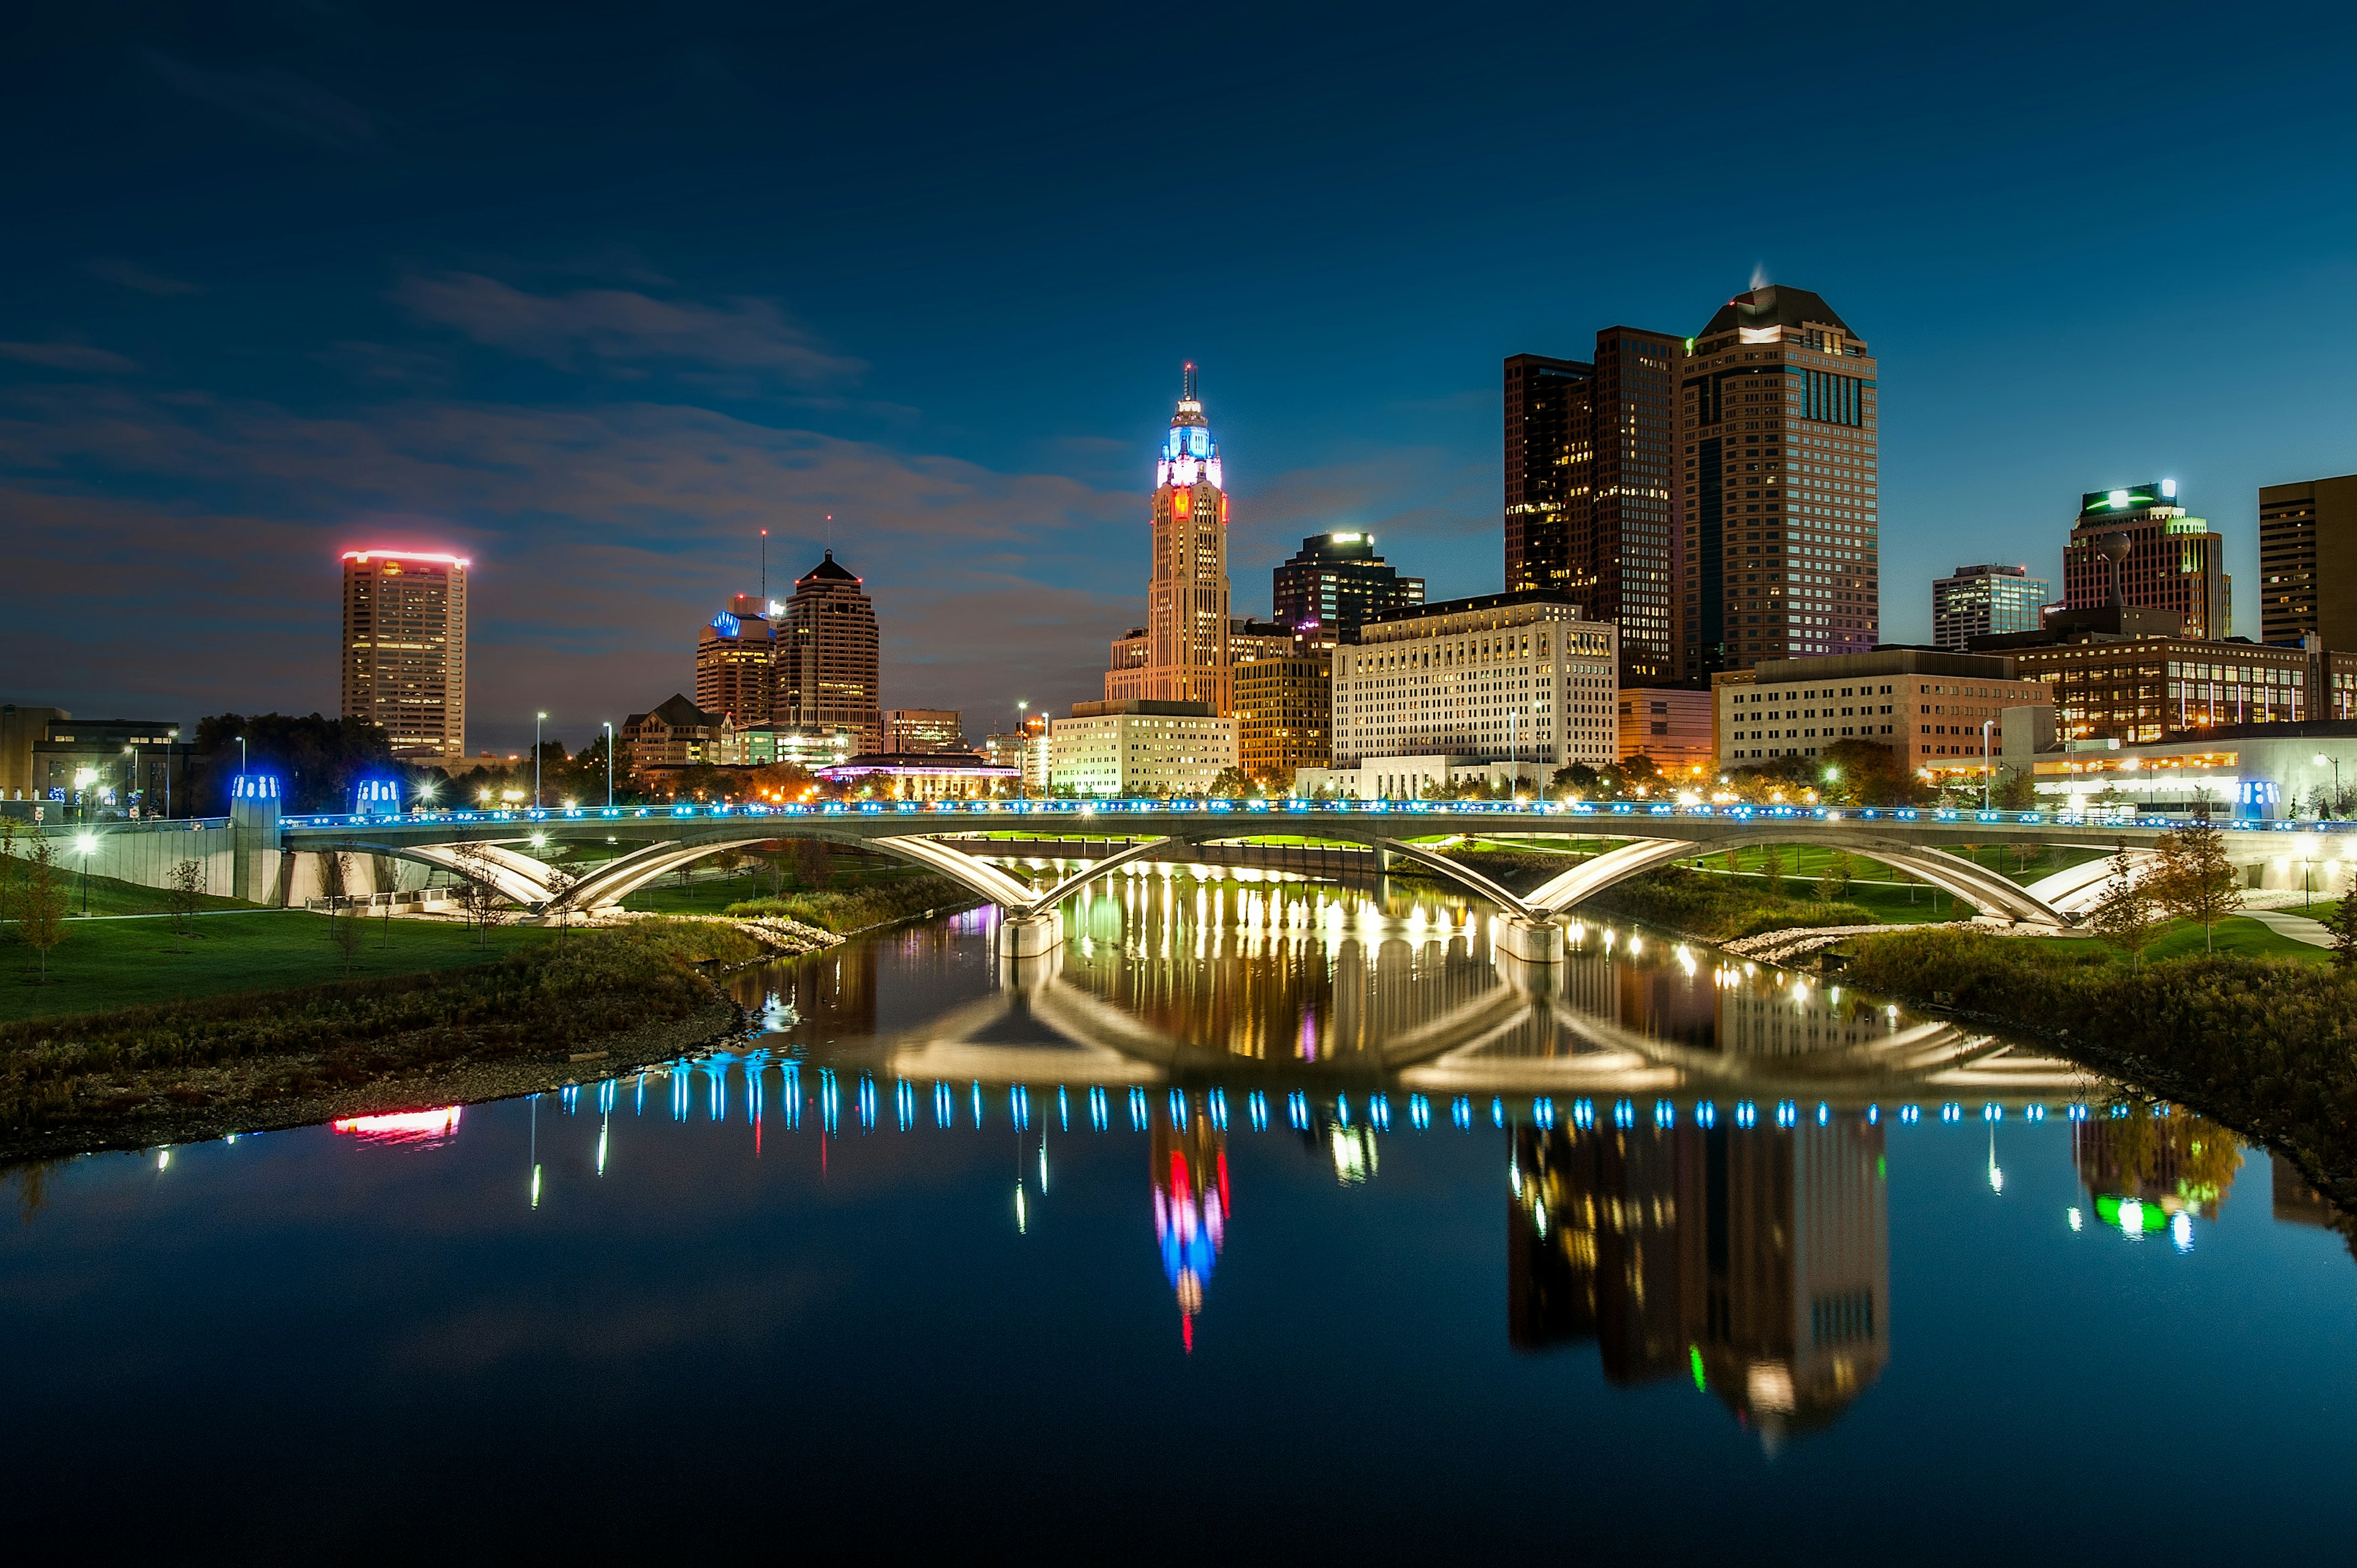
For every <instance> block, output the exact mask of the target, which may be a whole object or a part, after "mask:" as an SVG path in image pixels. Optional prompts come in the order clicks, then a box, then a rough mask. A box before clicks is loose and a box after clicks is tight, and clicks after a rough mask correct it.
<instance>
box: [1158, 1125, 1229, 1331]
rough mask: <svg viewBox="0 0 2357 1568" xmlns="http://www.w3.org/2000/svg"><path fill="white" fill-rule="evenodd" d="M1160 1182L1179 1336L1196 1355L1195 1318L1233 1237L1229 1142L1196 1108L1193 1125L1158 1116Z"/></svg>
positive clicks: (1164, 1248) (1163, 1239)
mask: <svg viewBox="0 0 2357 1568" xmlns="http://www.w3.org/2000/svg"><path fill="white" fill-rule="evenodd" d="M1148 1157H1149V1159H1150V1160H1151V1162H1152V1163H1151V1166H1150V1171H1149V1174H1150V1175H1151V1176H1152V1178H1153V1184H1154V1240H1155V1244H1156V1245H1157V1247H1158V1248H1159V1249H1160V1250H1161V1253H1162V1276H1163V1278H1164V1279H1166V1280H1168V1282H1169V1284H1170V1289H1171V1291H1172V1293H1173V1294H1176V1295H1177V1296H1178V1298H1179V1335H1180V1337H1181V1338H1182V1339H1183V1340H1184V1341H1185V1343H1186V1347H1187V1349H1188V1351H1189V1353H1190V1354H1191V1353H1192V1352H1193V1350H1194V1348H1195V1318H1196V1315H1197V1314H1199V1313H1200V1312H1201V1311H1202V1310H1203V1291H1204V1287H1205V1286H1207V1285H1209V1284H1210V1283H1211V1270H1212V1268H1213V1266H1214V1265H1216V1264H1217V1263H1218V1262H1219V1257H1220V1249H1221V1248H1222V1247H1223V1246H1225V1245H1226V1244H1227V1237H1228V1139H1227V1134H1226V1133H1222V1132H1220V1131H1219V1130H1218V1129H1217V1128H1215V1127H1213V1126H1212V1125H1211V1118H1210V1117H1209V1116H1208V1115H1205V1114H1203V1108H1202V1107H1201V1106H1196V1107H1194V1108H1193V1110H1192V1111H1191V1112H1190V1113H1189V1116H1188V1118H1187V1125H1186V1126H1185V1127H1184V1128H1180V1127H1179V1126H1177V1125H1176V1124H1174V1122H1172V1120H1171V1116H1170V1112H1168V1109H1166V1110H1165V1111H1164V1112H1162V1114H1161V1115H1159V1116H1157V1117H1156V1118H1155V1121H1154V1133H1153V1140H1152V1144H1151V1152H1150V1154H1149V1156H1148Z"/></svg>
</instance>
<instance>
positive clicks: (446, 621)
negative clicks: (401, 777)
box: [343, 550, 468, 763]
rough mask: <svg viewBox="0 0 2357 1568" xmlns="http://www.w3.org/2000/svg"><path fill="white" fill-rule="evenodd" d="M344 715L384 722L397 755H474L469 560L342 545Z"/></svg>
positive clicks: (435, 759)
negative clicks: (470, 718) (470, 736)
mask: <svg viewBox="0 0 2357 1568" xmlns="http://www.w3.org/2000/svg"><path fill="white" fill-rule="evenodd" d="M343 561H344V647H343V714H344V717H346V718H348V719H362V720H365V721H367V722H368V723H370V724H373V725H382V726H383V727H384V731H385V733H386V734H387V735H388V736H392V737H393V755H394V756H396V757H404V758H407V759H409V760H411V761H415V762H425V763H442V762H457V760H459V759H460V758H461V757H465V756H466V755H467V566H468V562H467V561H466V560H465V558H464V557H461V556H457V555H425V554H419V553H415V552H414V551H407V550H347V551H345V552H344V556H343Z"/></svg>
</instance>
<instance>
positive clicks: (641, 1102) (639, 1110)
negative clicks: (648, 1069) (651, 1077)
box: [630, 1070, 647, 1116]
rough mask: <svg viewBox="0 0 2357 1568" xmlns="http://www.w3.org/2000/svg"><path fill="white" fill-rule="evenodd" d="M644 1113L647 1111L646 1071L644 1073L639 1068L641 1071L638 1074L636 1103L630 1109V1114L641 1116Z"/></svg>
mask: <svg viewBox="0 0 2357 1568" xmlns="http://www.w3.org/2000/svg"><path fill="white" fill-rule="evenodd" d="M646 1113H647V1075H646V1073H645V1072H644V1071H643V1070H641V1071H640V1074H639V1091H638V1103H637V1105H636V1106H635V1107H634V1108H633V1109H632V1111H631V1112H630V1114H632V1115H633V1116H643V1115H645V1114H646Z"/></svg>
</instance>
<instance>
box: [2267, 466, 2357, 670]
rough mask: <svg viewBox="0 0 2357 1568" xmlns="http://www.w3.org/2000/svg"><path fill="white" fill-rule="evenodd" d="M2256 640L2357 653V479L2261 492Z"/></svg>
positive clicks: (2304, 482) (2348, 477) (2307, 481)
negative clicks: (2314, 640)
mask: <svg viewBox="0 0 2357 1568" xmlns="http://www.w3.org/2000/svg"><path fill="white" fill-rule="evenodd" d="M2259 582H2260V594H2261V597H2260V603H2259V637H2260V639H2262V640H2263V641H2266V642H2296V641H2298V639H2301V638H2303V637H2306V636H2308V635H2309V633H2311V632H2313V633H2315V634H2316V635H2317V636H2319V637H2320V638H2322V639H2324V646H2325V647H2327V648H2330V649H2357V474H2344V475H2342V476H2341V478H2337V479H2304V480H2302V481H2300V482H2299V483H2298V484H2296V485H2262V486H2261V487H2260V488H2259Z"/></svg>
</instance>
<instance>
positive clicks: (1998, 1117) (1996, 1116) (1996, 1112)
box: [1981, 1100, 2005, 1122]
mask: <svg viewBox="0 0 2357 1568" xmlns="http://www.w3.org/2000/svg"><path fill="white" fill-rule="evenodd" d="M1981 1120H1982V1121H1984V1122H2002V1121H2004V1120H2005V1107H2004V1106H2002V1105H1999V1104H1998V1103H1997V1102H1996V1101H1994V1100H1992V1101H1988V1102H1987V1103H1986V1104H1985V1105H1983V1106H1982V1107H1981Z"/></svg>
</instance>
